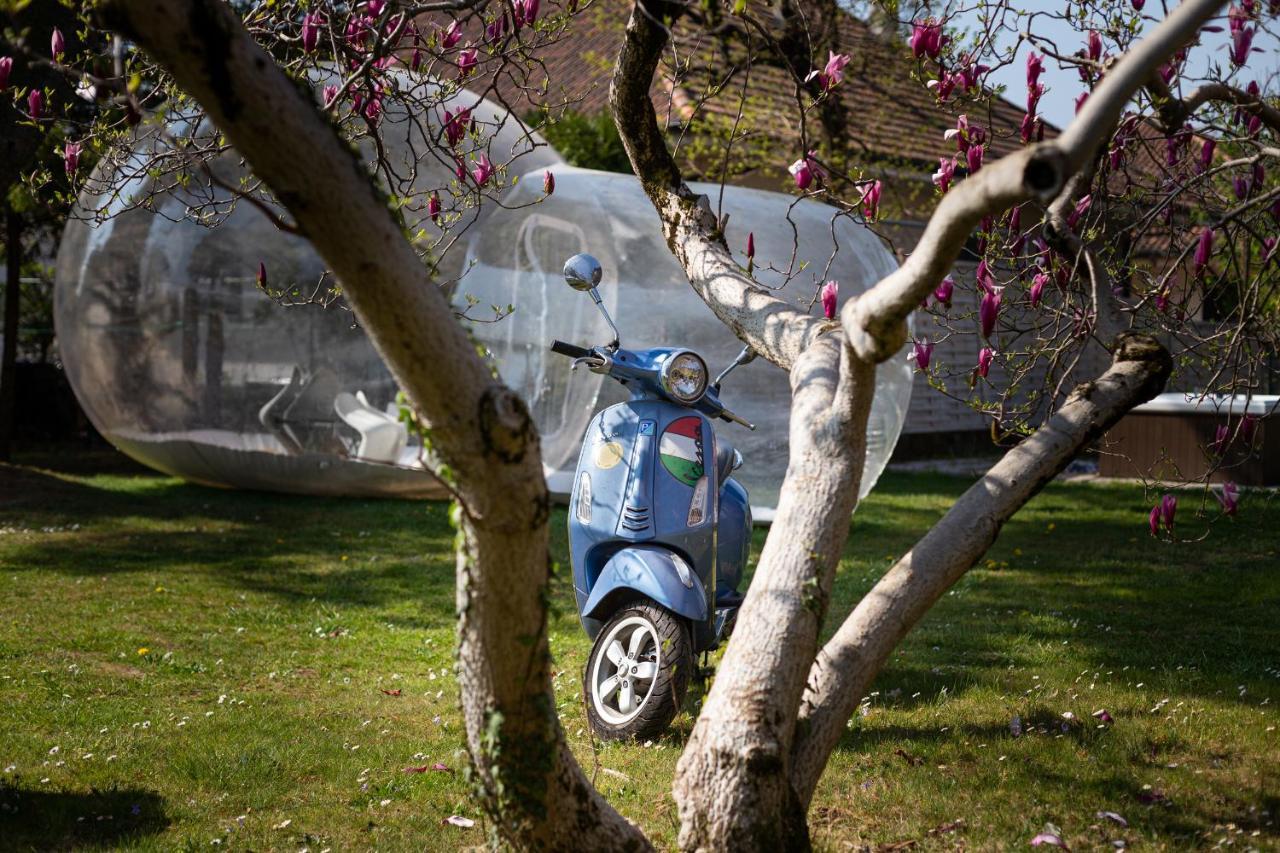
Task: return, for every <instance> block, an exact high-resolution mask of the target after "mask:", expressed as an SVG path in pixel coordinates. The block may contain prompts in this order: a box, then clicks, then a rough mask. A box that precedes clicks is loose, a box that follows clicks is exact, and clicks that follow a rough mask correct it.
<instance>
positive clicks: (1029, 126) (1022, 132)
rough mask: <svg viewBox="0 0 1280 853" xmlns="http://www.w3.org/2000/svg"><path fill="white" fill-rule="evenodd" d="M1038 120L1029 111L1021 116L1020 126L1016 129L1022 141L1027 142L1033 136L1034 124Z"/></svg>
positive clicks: (1037, 122)
mask: <svg viewBox="0 0 1280 853" xmlns="http://www.w3.org/2000/svg"><path fill="white" fill-rule="evenodd" d="M1037 124H1039V121H1038V120H1037V119H1036V117H1035V116H1033V115H1032V114H1031V113H1027V114H1026V115H1024V116H1023V117H1022V126H1021V127H1020V128H1019V129H1018V136H1019V137H1021V139H1022V141H1023V142H1024V143H1028V142H1030V141H1031V140H1032V138H1033V137H1034V136H1035V131H1036V125H1037Z"/></svg>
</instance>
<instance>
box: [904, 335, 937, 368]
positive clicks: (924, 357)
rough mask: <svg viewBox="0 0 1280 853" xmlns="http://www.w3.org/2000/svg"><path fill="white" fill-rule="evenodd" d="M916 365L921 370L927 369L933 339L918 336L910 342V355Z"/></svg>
mask: <svg viewBox="0 0 1280 853" xmlns="http://www.w3.org/2000/svg"><path fill="white" fill-rule="evenodd" d="M909 358H911V359H913V360H914V361H915V363H916V367H917V368H918V369H920V370H922V371H924V370H928V369H929V361H930V360H931V359H932V358H933V341H931V340H929V339H928V338H920V339H919V340H917V341H913V342H912V348H911V355H910V356H909Z"/></svg>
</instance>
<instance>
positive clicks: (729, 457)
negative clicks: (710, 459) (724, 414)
mask: <svg viewBox="0 0 1280 853" xmlns="http://www.w3.org/2000/svg"><path fill="white" fill-rule="evenodd" d="M716 444H717V445H719V446H718V447H717V448H716V482H717V483H723V482H724V481H725V480H727V479H729V475H730V474H732V473H733V458H734V454H735V453H736V452H737V451H735V450H734V448H733V445H732V444H730V443H729V442H727V441H725V440H724V439H723V438H717V441H716Z"/></svg>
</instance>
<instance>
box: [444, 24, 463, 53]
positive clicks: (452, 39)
mask: <svg viewBox="0 0 1280 853" xmlns="http://www.w3.org/2000/svg"><path fill="white" fill-rule="evenodd" d="M439 39H440V47H441V49H443V50H448V49H449V48H451V47H455V46H456V45H457V44H458V42H460V41H462V25H461V24H459V23H458V22H457V21H450V22H449V26H447V27H445V28H444V29H442V30H439Z"/></svg>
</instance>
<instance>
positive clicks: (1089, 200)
mask: <svg viewBox="0 0 1280 853" xmlns="http://www.w3.org/2000/svg"><path fill="white" fill-rule="evenodd" d="M1091 204H1093V195H1092V194H1090V195H1086V196H1084V197H1083V198H1081V199H1080V200H1079V201H1078V202H1076V206H1075V208H1074V209H1073V210H1072V211H1071V213H1070V214H1068V215H1067V227H1068V228H1070V229H1071V230H1072V231H1076V230H1077V228H1076V226H1078V225H1079V224H1080V220H1081V219H1083V218H1084V215H1085V214H1086V213H1088V212H1089V206H1090V205H1091Z"/></svg>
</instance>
